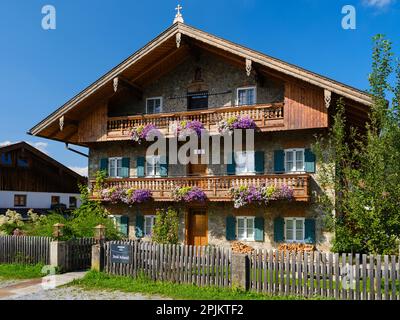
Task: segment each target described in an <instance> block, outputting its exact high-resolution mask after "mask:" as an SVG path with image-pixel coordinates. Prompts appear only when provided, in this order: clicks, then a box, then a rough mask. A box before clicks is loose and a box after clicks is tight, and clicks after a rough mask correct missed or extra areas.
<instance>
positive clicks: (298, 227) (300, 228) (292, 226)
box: [285, 218, 305, 242]
mask: <svg viewBox="0 0 400 320" xmlns="http://www.w3.org/2000/svg"><path fill="white" fill-rule="evenodd" d="M304 222H305V219H304V218H285V239H286V241H287V242H304V229H305V228H304Z"/></svg>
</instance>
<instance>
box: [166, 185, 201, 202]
mask: <svg viewBox="0 0 400 320" xmlns="http://www.w3.org/2000/svg"><path fill="white" fill-rule="evenodd" d="M173 198H174V200H175V201H177V202H205V201H206V200H207V195H206V194H205V192H204V191H203V190H201V189H200V188H198V187H177V188H175V189H174V190H173Z"/></svg>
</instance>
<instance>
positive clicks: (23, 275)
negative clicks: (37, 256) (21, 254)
mask: <svg viewBox="0 0 400 320" xmlns="http://www.w3.org/2000/svg"><path fill="white" fill-rule="evenodd" d="M42 268H43V264H36V265H25V264H0V280H11V279H18V280H19V279H34V278H40V277H43V274H42Z"/></svg>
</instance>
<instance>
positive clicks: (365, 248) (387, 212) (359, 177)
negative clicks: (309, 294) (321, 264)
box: [314, 35, 400, 254]
mask: <svg viewBox="0 0 400 320" xmlns="http://www.w3.org/2000/svg"><path fill="white" fill-rule="evenodd" d="M374 44H375V45H374V50H373V64H372V73H371V75H370V77H369V82H370V87H371V88H370V93H371V96H372V97H373V106H372V107H371V110H370V113H369V121H368V123H367V124H366V127H365V133H364V132H357V131H356V130H355V129H354V128H353V127H352V126H351V124H350V123H346V118H345V105H344V103H343V100H339V102H338V105H337V113H336V115H335V117H334V125H333V126H332V129H331V130H330V132H329V135H328V138H325V139H324V138H319V139H318V140H317V142H316V144H315V146H314V149H315V151H316V154H317V156H318V158H320V159H322V160H323V161H321V167H320V170H319V177H320V181H321V183H320V185H321V188H322V189H323V191H324V193H323V194H322V195H321V196H320V197H319V205H320V207H321V209H322V211H323V212H325V213H326V216H327V221H329V222H330V223H329V224H328V225H329V226H331V227H334V230H335V240H334V244H333V250H334V251H338V252H350V251H353V252H362V253H364V252H365V253H377V254H392V253H395V252H397V250H398V244H399V236H400V211H399V210H400V209H399V208H400V121H399V120H400V113H399V111H400V110H399V101H400V99H399V98H400V65H399V63H398V61H397V65H396V66H394V60H393V54H392V45H391V42H390V41H388V40H386V39H385V38H384V36H382V35H377V36H376V37H374ZM393 71H395V80H394V82H395V85H393V86H392V85H391V83H390V80H391V79H393ZM389 96H393V98H392V101H391V103H389V102H388V97H389ZM331 212H335V215H334V216H332V215H331V214H330V213H331Z"/></svg>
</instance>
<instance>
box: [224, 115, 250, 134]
mask: <svg viewBox="0 0 400 320" xmlns="http://www.w3.org/2000/svg"><path fill="white" fill-rule="evenodd" d="M256 128H257V126H256V123H255V122H254V120H253V119H251V118H250V117H249V116H234V117H231V118H228V119H225V120H222V121H221V122H220V123H219V124H218V131H219V132H220V133H221V134H225V133H229V134H232V133H233V130H235V129H253V130H255V129H256Z"/></svg>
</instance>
